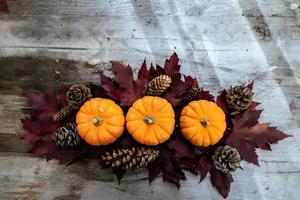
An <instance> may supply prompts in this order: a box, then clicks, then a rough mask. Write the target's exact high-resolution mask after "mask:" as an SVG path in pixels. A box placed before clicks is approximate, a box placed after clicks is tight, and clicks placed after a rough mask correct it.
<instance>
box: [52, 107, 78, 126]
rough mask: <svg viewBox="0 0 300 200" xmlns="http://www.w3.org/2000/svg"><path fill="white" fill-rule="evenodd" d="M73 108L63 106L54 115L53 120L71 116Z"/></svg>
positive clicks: (56, 120)
mask: <svg viewBox="0 0 300 200" xmlns="http://www.w3.org/2000/svg"><path fill="white" fill-rule="evenodd" d="M72 110H73V108H72V107H71V106H65V107H63V108H62V109H61V110H60V111H59V112H57V113H55V114H54V115H53V117H52V119H53V121H55V122H59V121H62V120H63V119H64V118H66V117H67V116H69V115H70V114H71V112H72Z"/></svg>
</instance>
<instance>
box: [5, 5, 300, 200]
mask: <svg viewBox="0 0 300 200" xmlns="http://www.w3.org/2000/svg"><path fill="white" fill-rule="evenodd" d="M8 4H9V7H10V13H9V14H5V13H1V14H0V30H1V31H0V166H1V167H0V199H8V200H10V199H22V200H29V199H30V200H33V199H42V200H43V199H56V200H62V199H68V200H69V199H72V200H73V199H74V200H77V199H105V200H107V199H134V200H135V199H139V200H140V199H157V200H158V199H222V198H221V197H220V196H219V195H218V194H217V193H216V192H215V191H214V189H213V188H212V186H211V185H210V183H209V178H206V179H205V181H204V183H201V184H200V185H198V184H197V183H198V178H197V177H194V176H193V175H191V174H187V176H188V181H186V182H184V183H183V185H182V188H181V189H180V190H179V191H177V189H176V188H175V187H173V186H171V185H169V184H165V183H164V184H163V183H162V181H161V179H158V180H155V182H154V183H153V184H151V185H150V186H149V184H148V181H147V180H145V178H146V177H147V174H146V173H145V172H143V171H142V172H140V173H136V174H130V175H128V176H126V177H125V180H124V182H123V183H122V184H121V185H118V184H117V182H116V180H115V178H114V177H113V176H112V174H111V173H110V171H107V170H102V169H100V168H99V166H98V165H97V163H96V162H95V161H86V162H85V163H78V164H75V165H72V166H70V167H64V166H59V165H57V162H56V161H50V162H46V161H45V160H43V159H38V158H32V157H30V156H29V155H28V154H26V153H24V152H26V151H27V150H28V149H29V148H30V147H31V144H30V143H28V142H25V141H20V140H19V136H20V135H22V134H24V130H22V128H21V124H20V120H19V119H20V118H21V117H24V116H27V115H28V113H29V112H30V108H29V106H28V104H27V103H26V99H25V98H24V97H23V96H22V93H23V92H25V91H28V90H40V91H50V90H57V88H59V86H60V84H61V83H64V84H71V83H74V82H94V83H98V82H99V75H98V73H97V72H98V71H99V70H103V71H105V73H106V74H108V75H111V70H110V64H109V61H110V60H119V61H122V62H125V63H130V64H131V65H132V66H133V67H134V68H135V69H137V68H138V66H140V65H141V63H142V62H143V60H144V58H147V63H149V64H150V62H153V63H155V64H162V63H163V62H164V59H166V58H167V57H168V56H169V55H170V54H171V53H172V51H174V50H175V51H176V52H177V54H178V55H179V57H180V58H181V64H182V72H183V73H185V74H190V75H193V76H196V77H197V78H198V80H199V82H200V84H201V86H203V87H204V88H207V89H211V90H213V91H214V94H215V95H216V94H217V91H218V90H220V89H222V88H223V87H225V88H226V87H229V86H230V85H235V84H241V83H244V82H247V81H251V80H255V88H254V92H255V98H256V100H258V101H260V102H263V104H262V106H261V107H263V108H264V109H265V110H264V113H263V115H262V117H261V119H260V120H261V121H262V122H266V121H269V122H271V123H272V124H273V125H275V126H278V127H279V128H280V129H281V130H283V131H285V132H287V133H288V134H291V135H293V136H294V137H291V138H288V139H286V140H284V141H282V142H280V143H279V144H278V145H274V146H273V151H272V152H266V151H259V152H258V153H259V155H260V164H261V167H260V168H258V167H254V166H253V165H248V164H247V163H243V169H244V170H243V171H239V172H237V173H235V174H234V179H235V182H234V183H233V184H232V191H231V193H230V195H229V197H228V199H234V200H240V199H247V200H251V199H273V200H277V199H278V200H279V199H280V200H281V199H291V200H298V199H300V196H299V193H298V192H297V189H298V188H299V187H300V182H299V178H300V177H299V172H300V167H299V162H300V158H299V151H300V149H299V145H300V129H299V127H300V107H299V105H300V87H299V85H300V68H299V66H300V59H299V53H300V48H299V46H300V28H299V25H300V17H299V16H300V9H299V8H297V5H298V6H299V4H300V3H299V2H297V1H296V0H284V1H282V0H256V1H253V2H251V3H249V1H247V0H228V1H221V0H212V1H196V0H190V1H186V0H176V1H172V0H145V1H142V0H115V1H110V0H101V1H100V0H68V1H60V0H48V1H45V0H8ZM134 72H135V73H136V70H135V71H134ZM291 103H292V104H293V105H294V106H292V107H290V105H291ZM291 108H292V109H291Z"/></svg>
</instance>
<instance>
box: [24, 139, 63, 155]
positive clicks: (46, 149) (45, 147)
mask: <svg viewBox="0 0 300 200" xmlns="http://www.w3.org/2000/svg"><path fill="white" fill-rule="evenodd" d="M57 149H58V147H57V146H56V145H55V143H54V142H53V141H51V142H38V143H36V144H35V146H34V147H33V148H31V149H30V150H29V151H28V153H31V154H32V155H34V156H44V155H47V154H48V153H52V152H54V151H56V150H57Z"/></svg>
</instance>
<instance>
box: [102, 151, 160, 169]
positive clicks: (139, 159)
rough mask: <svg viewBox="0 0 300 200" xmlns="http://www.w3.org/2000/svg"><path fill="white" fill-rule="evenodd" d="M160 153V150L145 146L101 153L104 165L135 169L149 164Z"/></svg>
mask: <svg viewBox="0 0 300 200" xmlns="http://www.w3.org/2000/svg"><path fill="white" fill-rule="evenodd" d="M158 155H159V151H157V150H154V149H150V148H144V147H138V148H131V149H117V150H113V151H112V152H106V153H105V154H103V155H101V161H102V163H103V164H104V166H109V167H112V168H121V169H124V170H128V169H132V170H133V169H138V168H142V167H146V166H148V165H149V164H150V163H151V162H153V161H154V160H155V159H156V158H157V157H158Z"/></svg>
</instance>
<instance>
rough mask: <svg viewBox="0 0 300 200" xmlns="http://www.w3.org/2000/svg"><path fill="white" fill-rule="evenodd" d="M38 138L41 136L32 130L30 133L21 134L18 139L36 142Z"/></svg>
mask: <svg viewBox="0 0 300 200" xmlns="http://www.w3.org/2000/svg"><path fill="white" fill-rule="evenodd" d="M40 138H41V136H40V135H38V134H37V133H34V132H32V133H27V134H25V135H22V136H21V137H20V139H22V140H27V141H31V142H36V141H38V140H39V139H40Z"/></svg>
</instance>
